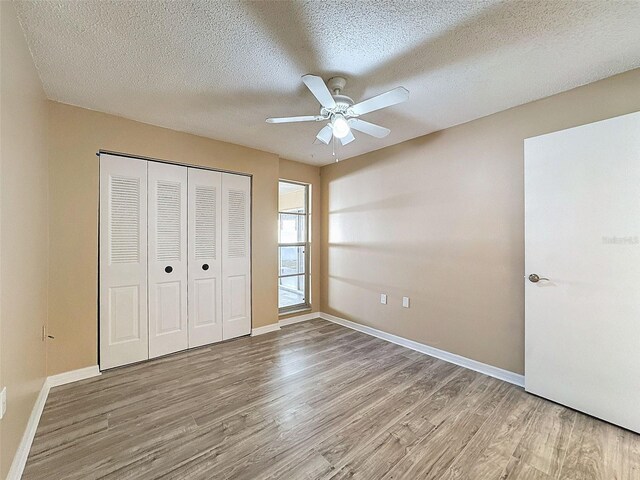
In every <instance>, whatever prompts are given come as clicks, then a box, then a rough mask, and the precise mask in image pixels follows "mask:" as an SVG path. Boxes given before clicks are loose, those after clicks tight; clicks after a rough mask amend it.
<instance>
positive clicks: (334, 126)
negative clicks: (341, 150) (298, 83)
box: [266, 75, 409, 145]
mask: <svg viewBox="0 0 640 480" xmlns="http://www.w3.org/2000/svg"><path fill="white" fill-rule="evenodd" d="M302 81H303V82H304V84H305V85H306V86H307V88H309V90H311V93H312V94H313V96H314V97H316V98H317V99H318V101H319V102H320V105H322V108H320V115H304V116H300V117H279V118H267V120H266V121H267V123H293V122H324V121H327V120H328V121H329V123H328V124H327V125H326V126H324V127H323V128H322V130H320V132H318V135H316V139H317V140H316V142H318V141H319V142H322V143H324V144H325V145H328V144H329V142H330V141H331V139H332V138H333V137H335V138H337V139H339V140H340V142H341V143H342V145H347V144H348V143H351V142H353V141H354V140H355V137H354V136H353V132H352V130H357V131H359V132H362V133H366V134H367V135H371V136H373V137H376V138H384V137H386V136H387V135H389V133H390V132H391V130H389V129H388V128H385V127H381V126H380V125H376V124H374V123H369V122H365V121H364V120H361V119H360V118H359V117H360V116H361V115H364V114H365V113H369V112H373V111H376V110H380V109H381V108H386V107H390V106H391V105H396V104H398V103H402V102H404V101H406V100H407V99H408V98H409V90H407V89H406V88H404V87H396V88H394V89H393V90H389V91H388V92H385V93H381V94H380V95H376V96H375V97H371V98H369V99H368V100H364V101H362V102H360V103H355V104H354V103H353V100H352V99H351V98H349V97H347V96H346V95H343V94H342V90H343V89H344V87H345V85H346V83H347V80H346V79H345V78H344V77H333V78H330V79H329V81H328V82H327V85H325V83H324V80H322V78H321V77H318V76H316V75H304V76H303V77H302ZM332 92H333V93H332Z"/></svg>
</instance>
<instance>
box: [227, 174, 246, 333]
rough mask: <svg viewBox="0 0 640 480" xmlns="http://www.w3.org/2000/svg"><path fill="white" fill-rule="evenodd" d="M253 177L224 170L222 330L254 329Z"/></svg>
mask: <svg viewBox="0 0 640 480" xmlns="http://www.w3.org/2000/svg"><path fill="white" fill-rule="evenodd" d="M250 235H251V178H249V177H246V176H242V175H232V174H228V173H223V174H222V239H223V240H222V282H223V283H222V298H223V300H222V302H223V303H222V318H223V325H222V332H223V338H224V339H225V340H227V339H229V338H234V337H239V336H241V335H248V334H249V333H251V241H250Z"/></svg>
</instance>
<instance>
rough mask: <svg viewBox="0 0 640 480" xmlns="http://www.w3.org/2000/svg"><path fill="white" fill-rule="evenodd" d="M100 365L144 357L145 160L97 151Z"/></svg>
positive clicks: (145, 310)
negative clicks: (98, 179)
mask: <svg viewBox="0 0 640 480" xmlns="http://www.w3.org/2000/svg"><path fill="white" fill-rule="evenodd" d="M99 320H100V321H99V323H100V368H101V369H103V370H104V369H108V368H112V367H117V366H120V365H126V364H128V363H133V362H138V361H140V360H145V359H147V358H148V335H147V331H148V329H147V162H145V161H143V160H136V159H132V158H124V157H118V156H115V155H106V154H101V155H100V319H99Z"/></svg>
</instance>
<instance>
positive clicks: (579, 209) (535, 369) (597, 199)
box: [525, 112, 640, 432]
mask: <svg viewBox="0 0 640 480" xmlns="http://www.w3.org/2000/svg"><path fill="white" fill-rule="evenodd" d="M525 212H526V213H525V223H526V229H525V230H526V233H525V245H526V246H525V251H526V261H525V263H526V274H527V276H529V275H531V274H536V275H538V276H539V277H544V278H548V280H546V279H541V280H539V281H537V282H534V281H535V280H536V278H535V277H532V279H531V280H534V281H531V280H529V279H527V280H526V281H525V283H526V288H525V299H526V307H525V320H526V339H525V343H526V358H525V360H526V365H525V369H526V372H525V373H526V375H525V383H526V389H527V391H529V392H532V393H535V394H537V395H540V396H542V397H546V398H549V399H551V400H554V401H556V402H559V403H562V404H565V405H568V406H570V407H573V408H575V409H577V410H581V411H583V412H586V413H588V414H591V415H593V416H596V417H599V418H601V419H604V420H607V421H609V422H611V423H614V424H617V425H620V426H623V427H626V428H628V429H630V430H633V431H636V432H640V373H639V372H640V370H639V368H640V241H639V238H640V112H639V113H634V114H630V115H625V116H622V117H617V118H613V119H610V120H605V121H602V122H597V123H592V124H589V125H584V126H581V127H577V128H572V129H569V130H563V131H560V132H556V133H552V134H549V135H543V136H540V137H535V138H531V139H527V140H526V141H525Z"/></svg>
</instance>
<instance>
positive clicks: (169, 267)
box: [164, 265, 173, 273]
mask: <svg viewBox="0 0 640 480" xmlns="http://www.w3.org/2000/svg"><path fill="white" fill-rule="evenodd" d="M164 271H165V272H167V273H171V272H173V267H172V266H171V265H169V266H167V267H164Z"/></svg>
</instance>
